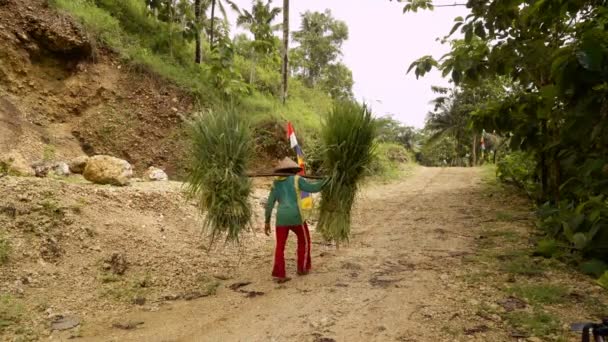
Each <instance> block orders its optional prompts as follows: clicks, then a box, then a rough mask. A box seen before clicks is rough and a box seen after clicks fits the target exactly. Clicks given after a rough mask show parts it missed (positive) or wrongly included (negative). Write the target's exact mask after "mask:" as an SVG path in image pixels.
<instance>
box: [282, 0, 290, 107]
mask: <svg viewBox="0 0 608 342" xmlns="http://www.w3.org/2000/svg"><path fill="white" fill-rule="evenodd" d="M282 69H283V70H282V76H283V92H282V93H283V96H282V101H283V104H285V102H286V101H287V80H288V79H289V77H288V71H289V0H283V68H282Z"/></svg>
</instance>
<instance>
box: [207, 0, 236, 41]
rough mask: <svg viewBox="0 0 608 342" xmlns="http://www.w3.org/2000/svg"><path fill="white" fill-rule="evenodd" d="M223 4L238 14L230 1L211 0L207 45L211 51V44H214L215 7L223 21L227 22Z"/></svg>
mask: <svg viewBox="0 0 608 342" xmlns="http://www.w3.org/2000/svg"><path fill="white" fill-rule="evenodd" d="M224 2H226V4H228V5H229V6H230V8H232V10H233V11H235V12H237V13H239V12H240V10H239V7H238V6H237V5H236V4H235V3H234V2H233V1H232V0H211V24H210V33H209V45H210V46H211V48H212V49H213V44H214V43H215V40H214V38H215V37H214V36H215V7H216V6H217V7H218V8H219V10H220V12H222V16H223V17H224V20H225V21H227V20H228V15H227V14H226V8H225V7H224Z"/></svg>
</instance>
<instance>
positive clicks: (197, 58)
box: [194, 0, 203, 64]
mask: <svg viewBox="0 0 608 342" xmlns="http://www.w3.org/2000/svg"><path fill="white" fill-rule="evenodd" d="M194 18H195V19H194V20H195V22H196V38H195V39H196V48H195V51H194V63H196V64H201V61H202V59H203V53H202V52H203V51H202V42H201V27H200V25H201V0H194Z"/></svg>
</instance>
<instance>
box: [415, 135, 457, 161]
mask: <svg viewBox="0 0 608 342" xmlns="http://www.w3.org/2000/svg"><path fill="white" fill-rule="evenodd" d="M457 158H458V155H457V153H456V140H455V139H454V138H452V137H449V136H444V137H441V138H440V139H439V140H436V141H431V142H427V143H426V144H424V146H423V147H422V149H421V150H420V153H419V154H418V157H417V159H418V161H419V162H420V164H422V165H424V166H449V165H452V164H456V162H457Z"/></svg>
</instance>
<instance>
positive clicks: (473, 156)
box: [471, 133, 477, 166]
mask: <svg viewBox="0 0 608 342" xmlns="http://www.w3.org/2000/svg"><path fill="white" fill-rule="evenodd" d="M471 156H472V159H471V166H475V165H476V164H477V133H473V149H472V153H471Z"/></svg>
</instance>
